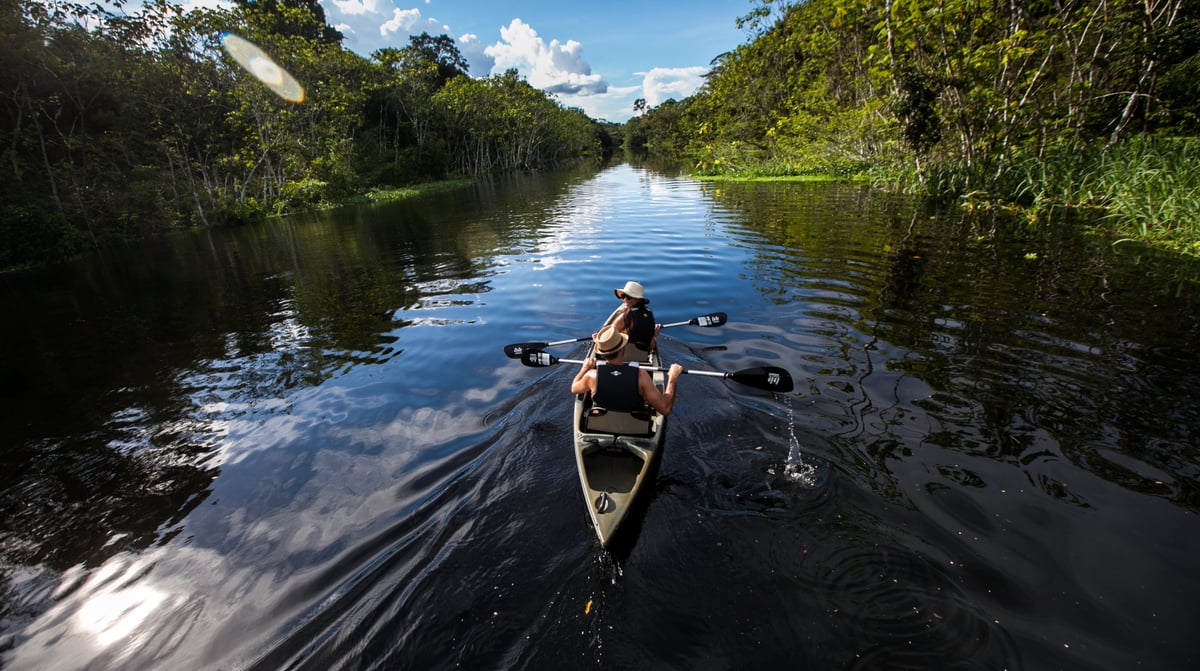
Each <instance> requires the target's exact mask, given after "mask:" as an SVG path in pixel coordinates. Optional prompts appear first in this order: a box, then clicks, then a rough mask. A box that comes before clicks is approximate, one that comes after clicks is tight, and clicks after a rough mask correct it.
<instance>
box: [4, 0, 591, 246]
mask: <svg viewBox="0 0 1200 671" xmlns="http://www.w3.org/2000/svg"><path fill="white" fill-rule="evenodd" d="M110 6H111V7H114V8H115V10H114V11H106V10H103V9H101V8H99V7H98V6H95V5H84V4H75V3H72V2H64V1H62V0H40V1H39V2H26V1H25V0H0V39H3V40H4V45H3V48H0V85H2V86H0V88H2V90H3V91H4V97H3V99H2V100H0V106H2V107H3V112H4V114H3V119H2V124H3V125H2V127H0V156H2V158H3V165H4V169H5V172H6V175H5V177H4V179H3V180H0V268H4V267H12V266H17V265H23V264H30V263H42V262H46V261H52V260H55V259H59V258H65V257H68V256H70V255H73V254H76V253H78V252H80V251H82V250H86V249H88V248H90V247H95V246H96V245H99V244H103V243H104V241H105V240H112V239H124V238H128V237H138V236H143V235H150V234H155V233H158V232H162V231H167V230H172V229H178V228H188V227H197V226H210V225H218V224H223V223H230V222H239V221H246V220H250V219H254V218H258V217H261V216H263V215H268V214H275V213H280V212H285V211H289V210H293V209H299V208H307V207H313V206H316V205H319V204H321V203H328V202H336V201H339V200H341V199H344V198H347V197H350V196H354V195H358V194H363V193H366V192H369V191H370V190H371V189H372V188H378V189H389V188H395V187H400V186H404V185H411V184H416V183H422V182H429V181H433V180H440V179H446V178H453V177H461V176H466V177H472V176H478V175H481V174H484V173H488V172H492V171H502V170H513V169H524V170H530V169H545V168H551V167H556V166H559V165H562V164H564V163H568V162H573V161H578V160H581V159H589V158H595V159H599V158H600V157H602V156H603V155H604V154H605V153H607V152H611V151H612V141H611V140H610V137H611V134H612V133H611V128H612V126H611V125H610V124H601V123H598V122H596V121H593V120H592V119H590V118H588V117H587V115H586V114H584V113H583V111H582V110H579V109H567V108H564V107H563V106H562V105H560V104H559V103H557V102H556V101H555V100H554V99H553V98H551V97H549V96H548V95H547V94H545V93H544V92H542V91H540V90H537V89H535V88H533V87H532V86H530V85H529V84H528V83H526V82H525V81H524V80H523V79H521V78H519V77H518V76H517V74H516V73H515V72H513V71H509V72H505V73H503V74H499V75H494V76H487V77H482V78H474V77H471V76H469V75H468V72H467V65H466V61H465V60H464V59H463V58H462V56H461V55H460V54H459V52H458V50H457V49H456V47H455V45H454V42H453V40H451V39H450V38H449V37H446V36H429V35H419V36H414V37H412V38H411V39H410V44H409V45H408V46H406V47H404V48H400V49H382V50H379V51H377V52H375V53H373V54H372V55H371V57H370V58H369V59H366V58H362V57H360V56H358V55H356V54H354V53H352V52H351V51H349V50H348V49H346V48H344V47H343V46H342V45H341V41H342V36H341V35H340V34H339V33H338V32H337V31H336V30H334V29H333V28H331V27H330V26H328V25H327V24H326V23H325V14H324V11H323V10H322V9H321V6H320V5H319V4H318V3H317V1H316V0H237V5H236V6H235V7H234V8H233V9H230V10H196V11H190V12H185V11H184V10H183V9H181V8H180V7H179V6H177V5H176V4H173V3H172V2H170V1H168V0H152V1H149V2H146V3H144V5H139V6H138V7H137V8H136V10H135V9H134V8H133V7H124V8H123V7H122V6H121V3H119V2H118V3H115V4H113V5H110ZM231 33H232V34H235V35H238V36H240V37H242V38H245V39H246V40H249V41H250V42H252V43H254V44H256V45H258V46H259V47H260V48H261V49H262V50H263V51H264V52H265V53H266V54H269V56H270V57H271V58H272V59H273V60H274V61H276V62H277V63H278V64H279V65H280V66H282V67H283V68H284V69H285V70H286V71H287V72H289V73H291V74H292V75H294V76H295V78H296V79H297V80H298V81H299V82H300V83H301V84H302V85H303V86H304V89H305V91H304V96H303V99H302V100H298V101H296V100H293V101H289V100H286V99H283V98H281V97H280V96H278V95H276V94H275V93H273V92H272V90H271V89H270V88H268V87H267V86H264V85H263V83H262V82H260V81H259V80H257V79H256V78H255V77H254V76H252V75H251V74H250V73H249V72H247V71H245V70H243V69H242V68H240V67H239V66H238V64H237V63H236V62H235V61H234V60H233V59H231V58H230V54H229V53H227V51H226V50H225V49H224V48H223V47H222V36H224V35H227V34H231Z"/></svg>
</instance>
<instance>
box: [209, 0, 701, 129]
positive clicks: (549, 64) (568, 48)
mask: <svg viewBox="0 0 1200 671" xmlns="http://www.w3.org/2000/svg"><path fill="white" fill-rule="evenodd" d="M193 1H198V2H212V1H214V0H193ZM321 4H322V5H324V7H325V12H326V18H327V20H328V21H329V22H330V23H331V24H333V25H334V26H335V27H336V28H337V29H338V30H339V31H341V33H342V34H343V35H344V36H345V41H344V45H345V46H346V47H347V48H348V49H352V50H353V51H355V52H357V53H358V54H361V55H362V56H364V57H366V56H369V55H370V54H371V53H373V52H374V51H376V50H377V49H381V48H383V47H393V48H397V49H399V48H403V47H405V46H408V43H409V41H408V38H409V37H410V36H412V35H419V34H421V33H423V32H425V33H429V34H430V35H434V36H437V35H448V36H450V37H451V38H453V39H454V40H455V44H456V46H457V47H458V50H459V53H460V54H462V56H463V58H464V59H465V60H466V62H467V64H468V67H469V72H470V74H471V76H473V77H485V76H488V75H491V74H496V73H500V72H503V71H504V70H507V69H509V68H515V69H516V70H517V72H518V73H520V75H521V76H522V77H524V78H525V80H526V81H528V82H529V84H530V85H531V86H533V87H535V88H539V89H541V90H543V91H546V92H548V93H551V94H553V95H554V96H555V97H556V99H557V100H558V101H559V102H560V103H562V104H563V105H565V106H567V107H578V108H580V109H582V110H583V111H584V112H586V113H587V114H588V116H590V117H592V118H595V119H608V120H611V121H617V122H621V121H625V120H627V119H628V118H629V117H630V116H632V114H633V101H634V100H636V99H637V98H645V99H646V104H647V105H648V106H650V107H656V106H658V105H660V104H662V103H663V102H665V101H666V100H668V99H671V98H674V99H676V100H682V99H684V98H686V97H688V96H689V95H691V94H693V93H695V91H696V89H698V88H699V87H700V86H701V85H702V84H703V83H704V74H705V72H707V71H708V68H707V67H689V68H654V69H652V70H649V71H648V72H640V73H633V74H634V75H636V77H635V78H631V79H624V80H623V81H622V82H621V83H622V84H623V85H622V86H611V85H610V84H609V83H608V81H607V79H606V78H605V76H602V75H600V74H597V73H593V72H592V67H591V64H590V63H588V61H587V60H586V59H585V58H584V53H583V50H584V46H583V44H581V43H580V42H578V41H576V40H572V39H568V40H566V41H565V42H560V41H559V40H558V39H552V40H550V41H549V42H548V43H547V41H546V40H545V39H544V38H542V37H541V36H539V35H538V33H537V31H536V30H535V29H534V28H533V27H532V26H531V25H529V24H527V23H525V22H524V21H523V20H521V19H512V20H511V21H510V22H509V24H508V25H507V26H504V27H501V28H500V30H499V33H500V39H499V40H497V41H495V42H491V43H489V42H488V41H485V40H487V39H490V38H488V37H487V36H484V38H483V39H481V38H480V36H479V35H476V34H471V33H468V34H465V35H461V36H455V34H454V32H453V31H452V30H451V26H448V25H445V24H443V23H441V22H439V21H438V20H436V19H434V18H431V17H426V16H424V15H423V13H422V10H421V9H418V8H416V7H415V5H419V4H420V3H417V2H408V3H404V4H405V5H409V6H410V7H411V8H408V9H403V8H400V7H398V6H397V0H321ZM424 4H425V5H426V6H428V5H429V2H428V0H426V2H425V3H424ZM426 11H428V9H427V7H426ZM620 76H621V77H622V78H624V77H628V76H629V75H628V74H623V75H620ZM637 77H640V81H639V79H637Z"/></svg>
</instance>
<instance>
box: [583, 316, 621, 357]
mask: <svg viewBox="0 0 1200 671" xmlns="http://www.w3.org/2000/svg"><path fill="white" fill-rule="evenodd" d="M592 340H593V341H594V342H595V343H596V354H599V355H600V356H603V357H609V356H612V355H614V354H616V353H617V352H620V351H621V350H623V349H625V343H627V342H629V336H627V335H625V334H624V333H621V332H620V331H618V330H617V329H616V327H615V326H613V325H612V324H609V325H608V326H605V327H604V328H602V329H600V330H599V331H598V332H597V333H596V336H595V337H594V338H592Z"/></svg>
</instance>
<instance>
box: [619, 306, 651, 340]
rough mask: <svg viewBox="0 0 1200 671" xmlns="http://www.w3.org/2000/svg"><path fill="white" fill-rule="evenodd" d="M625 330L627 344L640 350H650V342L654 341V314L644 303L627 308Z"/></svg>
mask: <svg viewBox="0 0 1200 671" xmlns="http://www.w3.org/2000/svg"><path fill="white" fill-rule="evenodd" d="M625 328H626V331H625V333H626V335H628V336H629V342H631V343H633V344H634V345H637V346H638V347H639V348H641V349H642V350H645V351H649V350H650V341H651V340H653V339H654V313H653V312H651V311H650V308H648V307H646V304H645V303H641V304H639V305H638V306H637V307H632V308H629V311H628V312H626V314H625Z"/></svg>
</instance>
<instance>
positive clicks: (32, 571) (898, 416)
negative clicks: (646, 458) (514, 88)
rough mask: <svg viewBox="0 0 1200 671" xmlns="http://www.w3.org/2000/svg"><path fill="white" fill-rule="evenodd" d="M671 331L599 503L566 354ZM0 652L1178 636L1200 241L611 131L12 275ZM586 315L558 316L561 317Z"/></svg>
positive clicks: (642, 647) (531, 664)
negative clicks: (1049, 223)
mask: <svg viewBox="0 0 1200 671" xmlns="http://www.w3.org/2000/svg"><path fill="white" fill-rule="evenodd" d="M627 280H637V281H640V282H641V283H643V284H644V285H645V287H646V292H647V295H648V296H649V297H650V298H651V307H652V308H653V309H654V311H655V314H656V316H657V318H658V320H659V321H661V322H664V323H673V322H678V321H686V320H688V319H690V318H692V317H695V316H698V315H703V314H706V313H710V312H714V311H724V312H726V313H727V314H728V315H729V322H728V324H726V325H725V326H723V327H720V328H700V327H695V326H678V327H671V328H668V329H664V331H663V335H662V337H661V338H660V343H661V347H662V350H663V354H664V358H665V360H666V361H668V362H678V363H681V364H683V365H684V367H685V368H688V369H690V370H696V371H700V370H709V371H737V370H740V369H745V368H749V367H754V366H759V365H771V366H781V367H784V368H786V369H788V370H789V371H790V372H791V374H792V376H793V377H794V379H795V381H796V386H795V390H794V391H793V392H791V393H788V394H772V393H768V392H765V391H761V390H757V389H755V388H752V387H747V386H744V385H739V384H737V383H736V382H733V381H728V380H722V379H720V378H718V377H713V376H701V375H685V376H684V377H683V379H681V380H680V385H679V395H680V398H679V401H678V403H677V404H676V406H675V412H674V413H673V414H672V416H671V425H670V428H669V432H668V436H667V441H666V447H665V452H664V456H663V459H662V461H661V464H660V466H659V470H658V473H657V477H656V481H655V483H654V486H653V489H652V491H650V492H648V495H647V496H645V497H644V498H643V499H642V501H641V503H640V505H639V506H638V507H637V508H636V509H635V511H634V514H633V517H632V519H631V520H630V521H629V522H627V525H626V526H625V527H622V529H621V531H620V535H619V536H618V537H617V540H616V541H615V542H614V545H613V546H611V547H610V548H609V549H607V550H602V549H601V548H600V547H599V546H598V544H597V542H596V541H595V535H594V533H593V531H592V529H591V528H590V526H589V525H590V522H589V520H588V517H587V512H586V510H585V508H584V503H583V499H582V496H581V493H580V490H579V485H578V480H577V475H576V472H575V463H574V458H573V455H572V451H571V433H570V419H569V412H570V407H571V400H572V399H571V396H570V393H569V390H568V388H569V385H570V380H571V378H572V376H573V374H574V372H575V370H576V367H575V366H574V365H572V364H560V365H558V366H551V367H546V368H528V367H524V366H522V365H521V364H520V362H519V361H514V360H510V359H508V358H506V357H505V356H504V353H503V346H504V345H505V344H508V343H513V342H521V341H529V340H533V341H538V340H541V341H553V340H561V339H570V338H575V337H579V336H584V335H587V334H589V333H591V332H592V331H594V330H595V329H596V327H597V326H598V325H599V324H600V323H601V322H602V321H603V320H604V318H605V317H606V316H607V315H608V313H609V312H610V311H611V310H612V309H613V308H614V307H615V306H616V303H617V301H616V298H615V297H614V296H613V289H614V288H616V287H620V286H623V285H624V283H625V282H626V281H627ZM0 301H2V303H0V313H2V314H3V317H2V318H3V329H2V332H0V345H2V348H3V349H2V351H3V368H2V369H0V372H2V374H3V381H4V384H3V385H2V389H3V399H2V400H3V403H2V404H0V408H2V409H0V413H2V414H0V418H2V419H3V422H0V437H2V438H0V450H2V452H0V459H3V469H0V541H2V546H0V547H2V551H3V555H2V557H0V666H2V667H3V668H4V669H11V670H17V669H22V670H23V669H55V670H69V669H172V670H178V669H239V668H241V669H278V668H296V669H321V670H324V669H338V668H341V669H449V668H469V669H634V668H638V669H641V668H648V669H688V670H708V669H712V670H724V669H759V668H767V669H950V668H953V669H1010V670H1012V669H1068V670H1080V669H1134V668H1141V669H1192V668H1196V666H1197V664H1200V635H1198V634H1197V632H1200V519H1198V518H1197V512H1198V510H1200V447H1198V445H1200V354H1198V349H1197V346H1198V345H1200V316H1198V315H1200V265H1198V264H1197V263H1195V262H1188V261H1184V260H1180V259H1177V258H1169V257H1166V256H1164V255H1159V254H1155V253H1152V252H1149V251H1147V250H1145V249H1142V248H1139V247H1138V246H1136V245H1134V244H1130V243H1121V244H1117V245H1112V244H1111V241H1109V240H1106V239H1103V238H1100V237H1093V236H1087V235H1084V234H1082V233H1078V232H1072V231H1071V230H1047V229H1034V228H1026V227H1024V226H1021V225H1010V224H1001V223H997V222H995V221H993V220H990V219H988V218H987V217H973V218H969V219H964V218H963V216H962V215H958V214H947V213H945V212H939V211H937V210H931V209H926V208H924V207H921V206H920V205H918V204H916V203H914V202H912V201H910V200H907V199H904V198H898V197H893V196H888V195H886V194H881V193H879V192H876V191H872V190H871V189H869V188H866V187H860V186H846V185H834V186H831V185H809V184H758V185H741V184H712V183H697V182H693V181H689V180H686V179H681V178H677V177H673V176H669V175H663V174H658V173H655V172H651V171H648V170H644V169H641V168H635V167H631V166H628V165H621V166H616V167H611V168H608V169H605V170H603V171H601V172H599V173H596V172H594V171H589V172H579V173H572V174H557V175H536V176H523V177H520V178H513V179H511V180H502V181H498V182H495V183H488V184H482V185H477V186H473V187H467V188H464V189H462V190H460V191H456V192H451V193H445V194H440V195H434V196H429V197H426V198H423V199H420V200H416V201H412V202H408V203H403V204H395V205H388V206H376V207H366V208H357V209H343V210H337V211H332V212H327V213H321V214H315V215H306V216H298V217H294V218H289V219H286V220H273V221H270V222H267V223H265V224H264V225H261V226H257V227H252V228H243V229H239V230H236V231H209V232H204V233H200V234H195V235H191V234H189V235H180V236H177V237H172V238H169V239H164V240H158V241H155V242H151V243H148V244H146V245H144V246H133V247H129V248H121V249H114V250H108V251H106V252H104V253H103V254H101V255H98V256H97V257H94V258H90V259H85V260H81V261H79V262H76V263H72V264H70V265H66V266H61V267H55V268H51V269H47V270H42V271H36V272H21V273H9V274H6V275H3V276H0ZM582 352H583V349H582V345H565V346H558V347H555V348H554V353H555V354H557V355H558V356H561V357H565V358H569V357H572V356H574V357H578V356H580V355H581V354H582Z"/></svg>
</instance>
